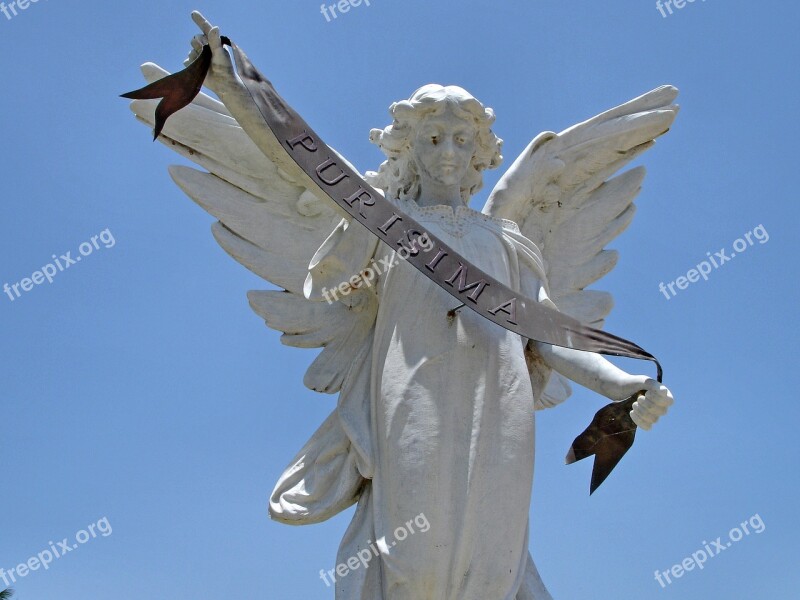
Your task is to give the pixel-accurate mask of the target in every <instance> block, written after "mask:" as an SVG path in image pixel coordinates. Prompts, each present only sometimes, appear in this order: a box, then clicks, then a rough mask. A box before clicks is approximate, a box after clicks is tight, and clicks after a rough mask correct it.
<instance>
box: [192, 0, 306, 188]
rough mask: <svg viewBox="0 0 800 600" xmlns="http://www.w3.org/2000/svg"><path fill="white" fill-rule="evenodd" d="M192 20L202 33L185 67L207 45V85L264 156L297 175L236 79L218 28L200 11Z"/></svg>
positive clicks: (193, 13) (193, 43)
mask: <svg viewBox="0 0 800 600" xmlns="http://www.w3.org/2000/svg"><path fill="white" fill-rule="evenodd" d="M192 20H193V21H194V22H195V23H196V24H197V26H198V27H199V28H200V31H202V33H201V34H198V35H196V36H195V37H194V38H192V42H191V44H192V50H191V52H190V53H189V56H188V58H187V59H186V61H185V64H187V65H188V64H189V63H191V62H193V61H194V60H195V59H196V58H197V57H198V56H199V55H200V53H201V51H202V49H203V46H205V45H206V44H208V46H209V47H210V48H211V67H210V68H209V70H208V75H207V76H206V80H205V82H204V85H205V86H206V87H207V88H208V89H210V90H211V91H213V92H214V93H215V94H216V95H217V96H218V97H219V99H220V100H222V102H223V104H225V107H226V108H227V109H228V110H229V111H230V113H231V115H232V116H233V118H235V119H236V121H237V122H238V123H239V125H240V126H241V127H242V129H244V131H245V133H246V134H247V135H248V137H249V138H250V139H252V140H253V142H254V143H255V144H256V146H258V148H259V149H260V150H261V151H262V152H264V153H265V154H266V155H267V156H268V157H269V158H270V159H272V160H273V161H274V162H275V163H277V164H278V165H279V166H280V167H281V168H283V170H284V171H285V172H286V173H288V174H292V173H295V172H296V171H297V166H296V165H295V163H294V162H293V161H292V160H291V159H290V158H289V156H288V154H287V153H286V151H285V150H284V149H283V147H282V146H281V142H280V141H279V140H278V139H277V138H276V137H275V135H274V133H273V132H272V130H271V129H270V128H269V126H268V125H267V124H266V123H265V122H264V117H263V115H262V114H261V112H260V111H259V108H258V106H257V105H256V103H255V102H254V101H253V98H252V97H251V96H250V93H249V92H248V91H247V88H246V87H245V85H244V83H242V81H241V79H239V77H238V76H237V74H236V69H235V68H234V65H233V60H232V59H231V56H230V54H228V51H227V50H225V48H224V46H223V43H222V38H221V36H220V32H219V27H215V26H212V25H211V23H209V22H208V20H207V19H206V18H205V17H204V16H203V15H202V14H200V13H199V12H198V11H194V12H192ZM276 95H277V94H276Z"/></svg>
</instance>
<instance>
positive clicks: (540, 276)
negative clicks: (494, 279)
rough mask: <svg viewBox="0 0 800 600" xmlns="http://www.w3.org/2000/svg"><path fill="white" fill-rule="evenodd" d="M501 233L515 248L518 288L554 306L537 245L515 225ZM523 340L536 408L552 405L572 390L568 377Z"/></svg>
mask: <svg viewBox="0 0 800 600" xmlns="http://www.w3.org/2000/svg"><path fill="white" fill-rule="evenodd" d="M503 233H504V234H505V236H506V239H508V240H510V241H511V243H512V244H513V245H514V248H515V250H516V257H517V263H518V265H519V291H520V292H521V293H523V294H525V295H526V296H528V297H529V298H534V299H536V300H538V301H539V302H541V303H542V304H545V305H547V306H549V307H550V308H555V309H558V307H557V306H556V305H555V303H554V302H553V300H552V299H551V298H550V290H549V286H548V283H547V273H546V270H545V263H544V258H543V257H542V253H541V251H540V250H539V248H538V246H536V244H535V243H533V242H532V241H531V240H529V239H528V238H527V237H525V236H524V235H522V234H521V233H519V230H517V229H516V228H505V229H504V231H503ZM523 342H524V344H523V345H524V348H525V360H526V362H527V363H528V372H529V373H530V376H531V386H532V387H533V391H534V400H535V402H534V406H535V408H536V410H542V409H545V408H552V407H553V406H556V405H558V404H561V403H562V402H564V400H566V399H567V398H569V396H570V395H571V394H572V387H571V386H570V383H569V380H568V379H567V378H566V377H564V376H563V375H561V374H559V373H556V372H555V371H553V370H552V369H551V368H550V367H548V366H547V365H546V364H545V363H544V360H542V358H541V356H539V352H538V350H537V349H536V346H535V344H533V343H531V341H530V340H525V339H523Z"/></svg>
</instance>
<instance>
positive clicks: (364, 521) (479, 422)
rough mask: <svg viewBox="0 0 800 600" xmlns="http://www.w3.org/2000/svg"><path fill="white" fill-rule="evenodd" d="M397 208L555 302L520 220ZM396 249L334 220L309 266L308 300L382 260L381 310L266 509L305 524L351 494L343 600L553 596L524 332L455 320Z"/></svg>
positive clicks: (535, 377) (452, 302) (343, 549)
mask: <svg viewBox="0 0 800 600" xmlns="http://www.w3.org/2000/svg"><path fill="white" fill-rule="evenodd" d="M397 203H398V206H399V207H400V208H401V209H402V210H403V211H405V212H407V213H408V214H409V215H410V216H411V217H412V218H414V219H416V220H417V221H418V222H419V223H420V224H421V225H423V226H424V227H425V228H426V229H427V230H428V231H430V232H431V233H432V234H434V235H436V236H438V237H440V238H441V239H442V240H443V241H444V242H445V243H447V244H449V245H450V246H452V247H453V248H454V249H455V250H456V251H457V252H459V253H460V254H461V255H462V256H464V257H465V258H467V259H468V260H470V261H472V262H473V263H474V264H475V265H476V266H477V267H479V268H480V269H483V270H484V271H486V272H488V273H492V274H493V275H494V276H495V277H496V278H497V279H499V280H500V281H502V282H503V283H505V284H507V285H508V286H510V287H511V288H512V289H516V290H519V291H521V292H522V293H523V294H525V295H526V296H528V297H529V298H534V299H538V300H539V301H540V302H546V303H550V304H551V305H552V303H551V302H550V300H549V298H548V296H547V290H546V281H545V275H544V268H543V264H542V258H541V254H540V252H539V250H538V248H537V247H536V246H535V244H533V242H531V241H530V240H528V239H527V238H525V237H524V236H522V235H521V234H520V233H519V229H518V227H517V225H516V224H515V223H513V222H511V221H505V220H501V219H496V218H492V217H488V216H486V215H483V214H482V213H479V212H477V211H475V210H473V209H471V208H469V207H466V206H463V207H458V208H457V209H455V210H453V209H452V208H451V207H449V206H444V205H439V206H433V207H418V206H417V205H416V203H414V202H411V201H408V202H403V201H397ZM394 255H395V251H394V250H393V249H390V248H389V247H388V246H387V245H386V244H384V243H383V242H379V241H378V240H377V238H375V237H374V236H372V234H370V233H369V232H368V231H367V230H366V229H364V228H363V227H361V226H360V225H358V224H353V225H347V224H346V223H344V222H343V224H341V225H340V226H339V228H337V230H336V231H334V232H333V234H331V236H330V237H329V238H328V240H326V242H325V244H324V245H323V246H322V247H321V248H320V250H319V252H317V254H316V255H315V257H314V259H313V260H312V263H311V267H310V269H309V277H308V280H307V282H306V294H307V295H308V296H309V297H310V298H312V299H315V298H319V297H320V294H321V292H322V290H323V289H328V290H330V289H335V288H336V287H337V286H338V285H339V283H341V282H344V281H347V280H349V279H350V277H351V276H352V275H353V274H357V273H359V272H360V271H363V270H364V269H365V268H376V267H377V269H378V270H380V271H381V274H380V275H379V276H378V279H377V283H376V287H375V288H374V290H361V291H359V292H356V294H358V293H377V295H378V298H379V307H378V313H377V317H376V321H375V325H374V330H373V335H372V336H371V339H370V340H369V342H368V343H367V344H365V346H364V347H363V348H360V349H355V348H354V356H353V366H352V367H351V369H350V372H349V374H348V376H347V377H346V379H345V382H344V385H343V388H342V390H341V393H340V397H339V403H338V406H337V410H336V411H335V412H334V414H332V415H331V417H330V418H329V419H328V420H327V421H326V422H325V424H323V426H322V427H321V428H320V430H319V431H318V432H317V433H316V434H315V435H314V437H313V438H312V439H311V440H310V441H309V443H308V444H307V445H306V447H304V448H303V450H302V451H301V452H300V454H299V455H298V456H297V457H296V458H295V460H294V461H293V463H292V465H290V467H289V469H287V471H286V473H284V476H283V477H282V478H281V480H280V481H279V482H278V485H277V487H276V489H275V492H273V496H272V500H271V512H272V515H273V518H277V519H279V520H282V521H286V522H291V523H295V524H297V523H310V522H315V521H319V520H322V519H324V518H327V517H329V516H331V515H332V514H335V513H336V512H338V511H339V510H341V509H342V508H344V507H345V506H347V505H349V504H351V503H352V502H353V501H355V499H356V498H357V499H358V507H357V510H356V513H355V516H354V517H353V521H352V523H351V525H350V527H349V528H348V531H347V533H346V535H345V537H344V539H343V540H342V543H341V546H340V548H339V553H338V556H337V564H339V565H347V563H348V560H350V559H352V560H350V565H351V566H350V567H347V568H343V569H340V572H338V573H337V572H332V573H330V575H331V578H332V579H335V586H336V598H337V600H515V599H516V600H523V599H524V600H533V599H536V600H540V599H549V598H550V595H549V594H548V593H547V591H546V590H545V588H544V586H543V585H542V583H541V580H540V579H539V576H538V573H537V572H536V568H535V566H534V564H533V562H532V560H531V559H530V556H529V554H528V511H529V506H530V499H531V486H532V481H533V462H534V438H535V432H534V420H535V419H534V402H535V399H536V397H537V396H538V395H540V394H541V393H542V390H543V389H544V385H545V384H546V382H547V378H548V377H549V370H547V369H546V368H544V367H543V366H542V365H541V364H539V365H538V367H537V366H534V368H532V369H530V370H529V365H528V364H527V363H526V357H525V352H524V348H525V344H526V343H527V340H525V339H523V338H521V337H520V336H519V335H517V334H514V333H512V332H509V331H507V330H505V329H503V328H501V327H499V326H497V325H496V324H494V323H491V322H489V321H487V320H486V319H483V318H482V317H480V316H479V315H477V314H475V313H474V312H473V311H471V310H469V309H468V308H461V309H460V310H458V311H457V312H456V314H455V315H454V316H453V315H449V314H448V311H450V310H451V309H454V308H456V307H457V306H458V301H457V300H456V299H455V298H453V297H452V296H450V295H449V294H447V293H446V292H445V291H444V290H442V289H441V288H439V287H438V286H437V285H436V284H434V283H433V282H431V281H430V280H429V279H427V278H426V277H425V276H424V275H422V274H421V273H419V272H418V271H417V270H416V269H414V268H413V267H412V266H411V265H409V264H407V263H405V262H404V261H402V260H400V259H399V258H397V257H395V256H394ZM433 255H434V254H433V253H431V258H433ZM373 258H374V259H375V261H372V262H370V261H371V259H373ZM381 258H383V259H384V261H383V262H381V261H380V260H378V259H381ZM387 258H388V259H389V260H386V259H387ZM388 264H392V266H391V267H388ZM472 281H473V279H469V281H468V282H469V283H472ZM356 304H357V303H356ZM356 309H357V308H356ZM534 362H535V361H534ZM367 557H369V558H367ZM356 564H357V566H356V567H355V568H352V565H356ZM342 573H345V574H344V575H342Z"/></svg>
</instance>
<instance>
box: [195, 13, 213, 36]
mask: <svg viewBox="0 0 800 600" xmlns="http://www.w3.org/2000/svg"><path fill="white" fill-rule="evenodd" d="M192 21H194V22H195V24H196V25H197V26H198V27H199V28H200V31H202V32H203V33H204V34H205V35H208V33H209V32H210V31H211V29H212V26H211V23H209V22H208V20H207V19H206V18H205V17H204V16H203V15H202V14H201V13H200V11H197V10H195V11H192Z"/></svg>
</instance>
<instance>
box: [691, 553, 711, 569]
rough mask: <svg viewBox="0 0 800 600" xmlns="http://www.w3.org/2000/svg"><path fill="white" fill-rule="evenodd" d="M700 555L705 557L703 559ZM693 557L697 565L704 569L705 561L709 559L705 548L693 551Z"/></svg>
mask: <svg viewBox="0 0 800 600" xmlns="http://www.w3.org/2000/svg"><path fill="white" fill-rule="evenodd" d="M700 556H702V557H703V558H702V560H701V559H700ZM692 558H693V559H694V562H695V564H697V566H698V567H699V568H700V569H701V570H702V569H703V568H704V567H703V563H704V562H706V561H707V560H708V555H707V554H706V553H705V552H704V551H703V550H698V551H697V552H693V553H692Z"/></svg>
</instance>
